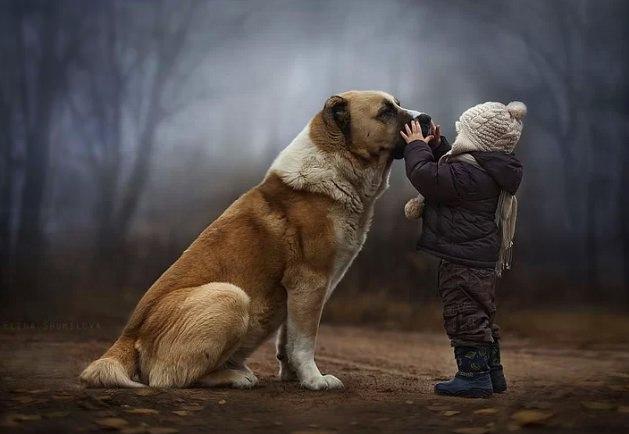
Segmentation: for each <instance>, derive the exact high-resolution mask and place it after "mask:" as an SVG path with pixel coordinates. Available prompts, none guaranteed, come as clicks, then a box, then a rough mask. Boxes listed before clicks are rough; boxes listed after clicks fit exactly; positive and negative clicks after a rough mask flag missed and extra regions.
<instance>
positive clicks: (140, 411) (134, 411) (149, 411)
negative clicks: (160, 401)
mask: <svg viewBox="0 0 629 434" xmlns="http://www.w3.org/2000/svg"><path fill="white" fill-rule="evenodd" d="M126 412H127V413H131V414H143V415H147V414H159V411H157V410H153V409H152V408H131V409H129V410H126Z"/></svg>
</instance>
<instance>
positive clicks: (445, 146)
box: [432, 136, 452, 161]
mask: <svg viewBox="0 0 629 434" xmlns="http://www.w3.org/2000/svg"><path fill="white" fill-rule="evenodd" d="M450 149H452V146H450V143H449V142H448V139H446V137H445V136H441V143H439V146H437V147H436V148H435V149H433V150H432V154H433V155H434V157H435V161H439V159H440V158H441V157H443V156H444V155H445V154H446V153H447V152H448V151H449V150H450Z"/></svg>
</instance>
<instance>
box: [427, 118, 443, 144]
mask: <svg viewBox="0 0 629 434" xmlns="http://www.w3.org/2000/svg"><path fill="white" fill-rule="evenodd" d="M430 134H431V135H432V136H433V138H432V140H431V141H430V143H428V144H429V145H430V147H431V148H432V149H437V147H438V146H439V145H440V144H441V125H435V123H434V122H432V121H431V122H430Z"/></svg>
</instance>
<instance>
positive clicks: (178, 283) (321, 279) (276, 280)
mask: <svg viewBox="0 0 629 434" xmlns="http://www.w3.org/2000/svg"><path fill="white" fill-rule="evenodd" d="M410 119H411V112H409V111H407V110H405V109H402V108H401V107H400V106H399V103H398V102H397V100H396V99H395V98H393V97H392V96H391V95H388V94H386V93H383V92H375V91H351V92H346V93H343V94H341V95H335V96H333V97H330V98H329V99H328V100H327V101H326V104H325V107H324V108H323V110H322V111H321V112H319V113H318V114H317V115H316V116H315V117H314V118H313V119H312V120H311V121H310V122H309V124H308V125H307V126H306V127H305V128H304V130H303V131H302V132H301V133H299V135H298V136H297V137H296V138H295V139H294V140H293V142H292V143H291V144H290V145H289V146H288V147H287V148H286V149H285V150H284V151H282V152H281V153H280V155H279V156H278V157H277V159H276V160H275V162H274V163H273V164H272V166H271V168H270V169H269V171H268V173H267V175H266V177H265V178H264V180H263V181H262V183H260V184H259V185H257V186H256V187H254V188H252V189H251V190H249V191H248V192H247V193H245V194H244V195H243V196H241V197H240V198H239V199H238V200H236V202H234V203H233V204H232V205H231V206H230V207H229V208H228V209H227V210H226V211H225V212H224V213H223V214H222V215H221V216H220V217H219V218H218V219H217V220H216V221H214V222H213V223H212V224H211V225H210V226H209V227H207V228H206V229H205V230H204V231H203V232H202V233H201V235H200V236H199V237H198V238H197V239H196V240H195V241H194V242H193V243H192V245H191V246H190V247H189V248H188V249H187V250H185V251H184V253H183V254H182V255H181V257H180V258H179V259H177V261H176V262H175V263H174V264H173V265H172V266H171V267H170V268H169V269H168V270H166V272H165V273H164V274H163V275H162V276H161V277H160V278H159V279H158V280H157V281H156V282H155V283H154V284H153V285H152V286H151V287H150V288H149V290H148V291H147V292H146V293H145V294H144V296H143V297H142V299H141V300H140V301H139V303H138V305H137V307H136V308H135V310H134V312H133V314H132V315H131V318H130V319H129V322H128V324H127V326H126V327H125V329H124V331H123V333H122V335H121V336H120V337H119V338H118V340H117V341H116V342H115V343H114V345H113V346H112V347H111V348H110V349H109V350H108V351H107V352H106V353H105V354H104V355H103V356H102V357H101V358H100V359H98V360H96V361H94V362H93V363H92V364H90V365H89V366H88V367H87V368H86V369H85V370H84V371H83V373H82V374H81V380H82V381H83V382H85V383H87V384H88V385H90V386H95V387H143V386H146V385H149V386H151V387H186V386H189V385H192V384H203V385H207V386H214V385H230V386H233V387H252V386H254V385H255V384H256V382H257V378H256V377H255V375H254V374H253V373H252V372H251V370H249V368H247V366H246V365H245V361H246V359H247V357H248V356H249V355H250V354H251V353H252V352H253V351H254V350H255V349H256V348H257V347H258V346H259V345H260V343H262V342H263V341H264V340H265V339H266V338H267V337H268V336H269V335H270V334H271V333H273V332H275V331H278V337H277V358H278V360H279V363H280V376H281V378H282V379H283V380H298V381H300V383H301V384H302V386H304V387H306V388H309V389H315V390H319V389H335V388H341V387H343V384H342V383H341V381H340V380H338V379H337V378H336V377H334V376H332V375H322V374H321V373H320V372H319V369H318V368H317V366H316V364H315V361H314V351H315V341H316V336H317V330H318V326H319V319H320V316H321V311H322V309H323V305H324V303H325V302H326V300H327V299H328V297H329V296H330V295H331V293H332V291H333V290H334V287H335V286H336V285H337V284H338V282H339V281H340V280H341V278H342V277H343V275H344V273H345V271H346V270H347V269H348V267H349V266H350V264H351V263H352V261H353V260H354V258H355V257H356V255H357V254H358V252H359V251H360V249H361V247H362V245H363V243H364V241H365V239H366V236H367V231H368V230H369V226H370V223H371V218H372V214H373V206H374V201H375V200H376V199H377V198H378V197H379V196H380V194H381V193H382V192H383V191H384V190H385V189H386V187H387V185H388V177H389V172H390V167H391V162H392V152H393V150H394V148H395V147H396V146H399V142H400V140H401V139H400V135H399V131H400V130H401V128H402V126H403V125H404V124H405V123H407V122H408V121H410Z"/></svg>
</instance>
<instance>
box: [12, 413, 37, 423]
mask: <svg viewBox="0 0 629 434" xmlns="http://www.w3.org/2000/svg"><path fill="white" fill-rule="evenodd" d="M40 419H41V416H40V415H38V414H18V415H16V417H15V420H16V421H19V422H28V421H31V420H40Z"/></svg>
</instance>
